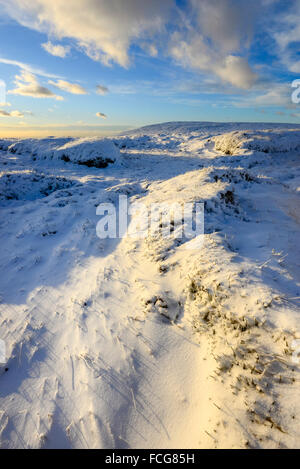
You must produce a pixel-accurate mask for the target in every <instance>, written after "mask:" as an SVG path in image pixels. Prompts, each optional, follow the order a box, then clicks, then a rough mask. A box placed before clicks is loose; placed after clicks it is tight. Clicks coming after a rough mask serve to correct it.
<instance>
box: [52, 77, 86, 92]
mask: <svg viewBox="0 0 300 469" xmlns="http://www.w3.org/2000/svg"><path fill="white" fill-rule="evenodd" d="M48 83H49V85H53V86H55V87H56V88H59V89H60V90H62V91H67V92H68V93H72V94H88V92H87V90H86V89H85V88H83V87H82V86H81V85H78V84H77V83H70V82H68V81H65V80H58V81H53V80H49V82H48Z"/></svg>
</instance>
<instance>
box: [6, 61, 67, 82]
mask: <svg viewBox="0 0 300 469" xmlns="http://www.w3.org/2000/svg"><path fill="white" fill-rule="evenodd" d="M0 63H3V64H6V65H13V66H15V67H18V68H20V69H21V70H24V71H26V72H29V73H32V74H34V75H38V76H41V77H46V78H61V77H60V76H58V75H55V74H53V73H48V72H45V71H44V70H42V69H40V68H38V67H35V66H34V65H29V64H26V63H24V62H20V61H18V60H11V59H5V58H3V57H0Z"/></svg>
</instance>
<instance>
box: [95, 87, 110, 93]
mask: <svg viewBox="0 0 300 469" xmlns="http://www.w3.org/2000/svg"><path fill="white" fill-rule="evenodd" d="M108 91H109V90H108V88H107V87H106V86H104V85H97V86H96V92H97V93H98V94H102V95H105V94H107V93H108Z"/></svg>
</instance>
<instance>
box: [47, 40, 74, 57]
mask: <svg viewBox="0 0 300 469" xmlns="http://www.w3.org/2000/svg"><path fill="white" fill-rule="evenodd" d="M41 46H42V48H43V49H45V51H47V52H48V53H49V54H51V55H54V56H56V57H61V58H62V59H63V58H65V57H66V56H67V55H68V54H69V52H70V49H71V48H70V46H62V45H61V44H53V43H52V42H51V41H48V42H44V43H43V44H41Z"/></svg>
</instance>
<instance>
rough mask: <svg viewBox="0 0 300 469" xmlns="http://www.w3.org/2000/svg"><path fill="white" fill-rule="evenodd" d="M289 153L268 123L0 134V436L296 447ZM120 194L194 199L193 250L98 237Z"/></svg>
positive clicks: (291, 130)
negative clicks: (117, 132)
mask: <svg viewBox="0 0 300 469" xmlns="http://www.w3.org/2000/svg"><path fill="white" fill-rule="evenodd" d="M299 152H300V127H299V126H298V127H297V126H288V125H275V124H270V125H268V124H233V123H232V124H214V123H199V122H188V123H184V122H183V123H180V122H178V123H177V122H172V123H166V124H158V125H154V126H149V127H144V128H141V129H138V130H136V131H132V132H128V133H127V134H126V135H122V136H119V137H115V138H110V139H95V138H93V139H70V138H66V139H56V138H53V137H52V138H48V139H42V140H18V139H10V140H5V139H3V140H1V141H0V165H1V166H0V170H1V173H0V205H1V231H0V244H1V253H2V255H1V270H0V279H1V280H0V294H1V304H0V339H1V340H3V341H4V343H5V345H6V363H3V364H2V365H1V364H0V447H2V448H41V447H42V448H99V447H100V448H198V447H199V448H203V447H206V448H220V447H229V448H231V447H233V448H247V447H259V448H275V447H276V448H286V447H288V448H295V447H297V446H298V447H299V441H300V403H299V393H300V374H299V365H298V364H297V350H298V351H300V341H299V340H298V342H297V339H300V324H299V313H300V309H299V298H300V248H299V233H300V204H299V198H300V192H299V191H300V159H299ZM103 166H106V167H103ZM120 194H121V195H127V196H128V197H129V200H130V202H131V203H132V202H143V203H144V204H145V205H146V206H147V207H148V206H149V207H150V206H151V205H152V204H153V203H163V202H166V203H172V202H180V203H184V202H204V203H205V236H204V243H203V245H202V247H201V249H198V250H195V249H185V247H184V246H183V244H182V243H180V242H179V243H178V242H177V241H176V240H175V239H173V238H170V237H164V236H162V230H157V231H156V232H154V233H152V234H151V235H149V236H148V237H147V238H143V239H137V238H134V237H126V236H125V237H124V238H122V239H99V238H98V237H97V234H96V225H97V222H98V221H99V216H98V215H97V214H96V208H97V206H98V205H99V204H100V203H101V202H112V203H117V201H118V198H119V195H120ZM134 222H135V220H134V216H133V218H132V220H131V223H133V224H134ZM297 344H299V345H297ZM297 347H298V349H297ZM294 349H295V350H294Z"/></svg>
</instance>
